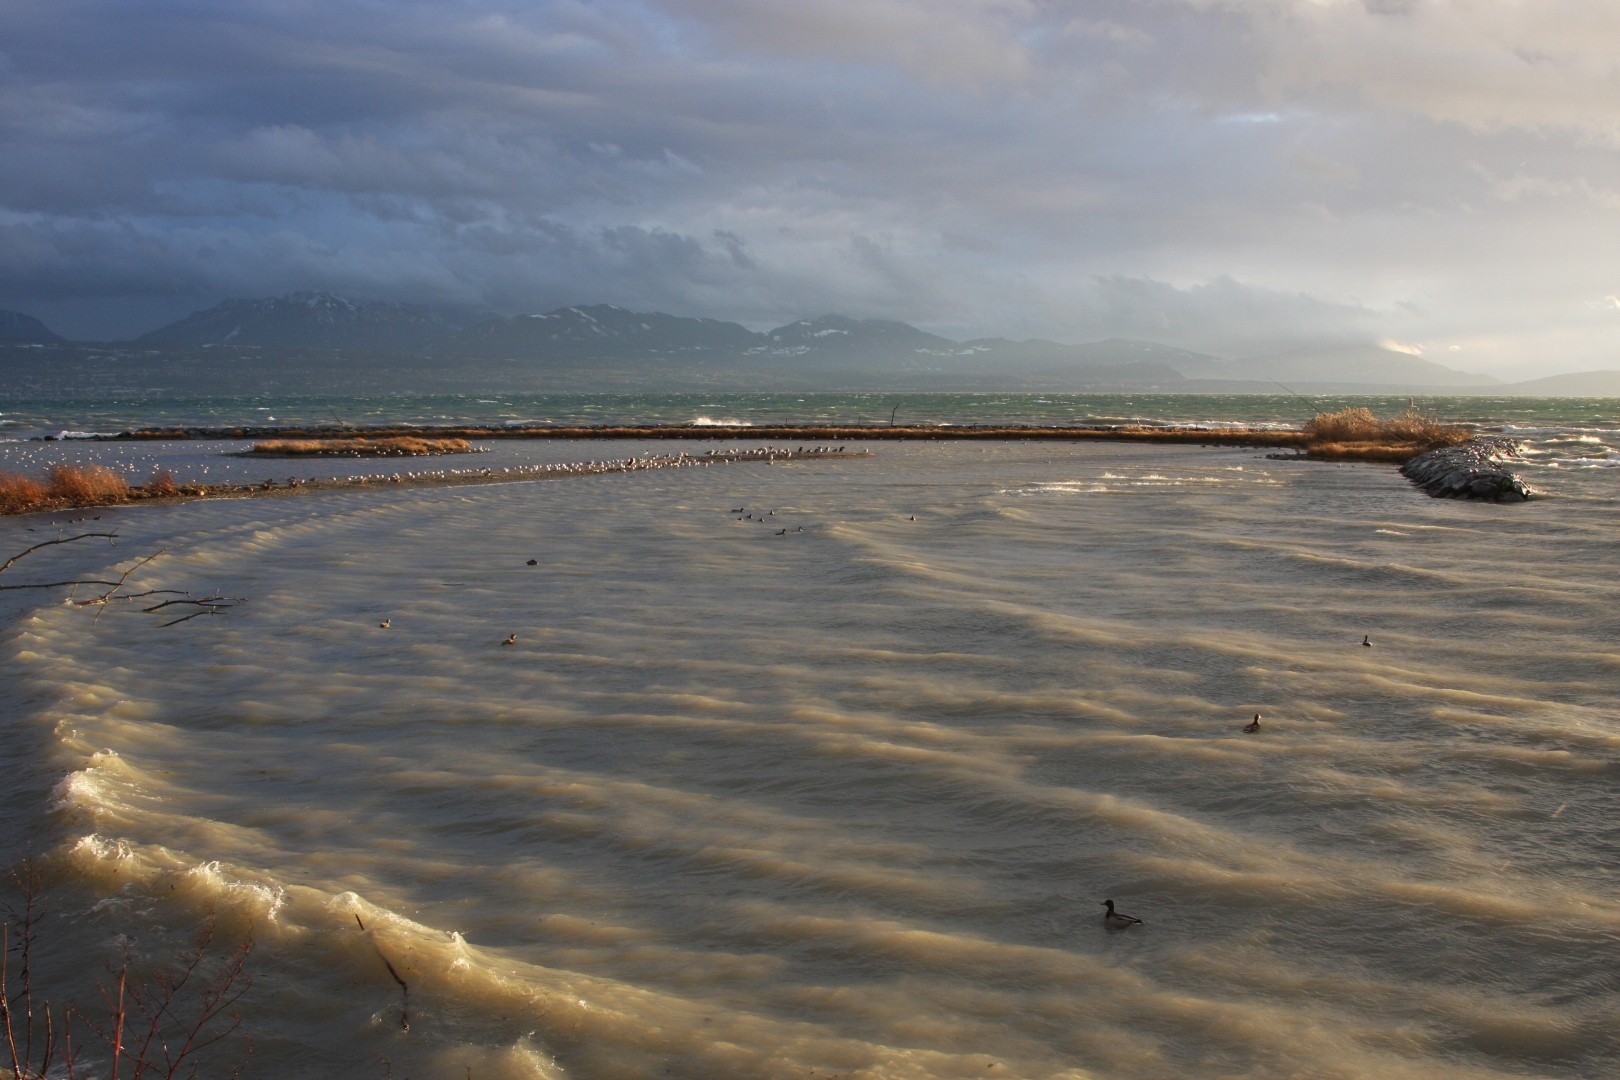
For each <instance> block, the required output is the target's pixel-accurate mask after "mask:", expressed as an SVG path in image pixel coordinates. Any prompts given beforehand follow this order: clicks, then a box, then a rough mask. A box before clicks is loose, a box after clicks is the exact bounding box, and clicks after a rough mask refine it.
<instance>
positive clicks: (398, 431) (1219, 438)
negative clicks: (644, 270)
mask: <svg viewBox="0 0 1620 1080" xmlns="http://www.w3.org/2000/svg"><path fill="white" fill-rule="evenodd" d="M411 436H430V437H433V438H446V439H447V438H460V439H575V440H580V439H688V440H726V441H734V440H737V439H749V440H753V439H771V440H800V439H802V440H808V441H815V442H850V441H856V440H904V439H911V440H915V439H924V440H926V439H990V440H999V441H1006V440H1010V439H1011V440H1016V439H1032V440H1033V439H1040V440H1058V441H1078V442H1083V441H1095V440H1108V441H1120V442H1157V443H1198V444H1202V445H1209V446H1243V447H1257V448H1280V449H1303V448H1304V446H1305V445H1306V436H1305V434H1304V433H1303V432H1300V431H1297V430H1292V429H1283V428H1278V429H1270V428H1192V427H1165V428H1156V427H1133V426H1124V425H1122V426H1118V427H1103V426H1088V427H1078V426H1075V427H1070V426H1055V425H1040V426H1037V425H1030V426H1024V425H1016V424H1013V425H1008V424H982V425H981V424H950V425H907V424H870V425H867V424H837V425H829V424H773V425H758V426H751V425H743V424H737V425H732V424H637V425H602V426H577V425H576V426H566V427H561V426H550V425H538V424H533V425H531V424H524V425H512V426H504V425H501V426H487V427H486V426H453V427H429V426H421V427H417V426H399V425H382V426H376V427H364V426H343V427H339V426H336V425H333V426H326V427H300V426H268V427H266V426H251V427H247V426H237V427H163V428H138V429H135V430H132V431H120V432H117V433H114V434H96V435H86V436H82V438H84V439H88V440H92V441H125V440H146V441H152V440H179V439H355V438H364V439H385V438H404V437H411ZM75 438H78V437H75Z"/></svg>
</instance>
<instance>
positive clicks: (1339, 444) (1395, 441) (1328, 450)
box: [1301, 406, 1474, 461]
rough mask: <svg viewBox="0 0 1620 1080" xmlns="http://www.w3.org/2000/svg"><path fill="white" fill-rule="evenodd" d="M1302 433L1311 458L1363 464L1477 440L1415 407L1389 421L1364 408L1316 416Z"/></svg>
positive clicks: (1467, 431) (1457, 426) (1466, 430)
mask: <svg viewBox="0 0 1620 1080" xmlns="http://www.w3.org/2000/svg"><path fill="white" fill-rule="evenodd" d="M1301 431H1302V432H1303V434H1304V435H1305V440H1306V447H1305V452H1306V453H1307V454H1309V455H1310V456H1311V457H1318V458H1354V459H1356V460H1360V461H1406V460H1407V459H1409V458H1413V457H1416V456H1417V455H1418V454H1421V453H1424V452H1426V451H1429V450H1437V449H1439V448H1440V447H1443V446H1456V445H1458V444H1460V443H1465V442H1467V441H1468V440H1469V439H1471V438H1473V437H1474V432H1473V430H1472V429H1471V428H1468V427H1466V426H1464V425H1462V424H1448V423H1446V422H1445V421H1443V420H1440V419H1438V418H1436V417H1433V416H1425V415H1423V414H1422V413H1420V412H1418V411H1417V409H1415V408H1412V407H1408V408H1407V410H1406V411H1405V412H1403V413H1401V414H1400V415H1399V416H1393V417H1389V418H1387V419H1384V418H1380V417H1378V416H1376V415H1374V414H1373V412H1372V410H1371V409H1367V408H1363V407H1361V406H1354V407H1352V408H1348V409H1341V410H1339V411H1338V412H1332V413H1317V414H1316V415H1315V416H1314V417H1312V418H1311V420H1310V421H1309V422H1308V423H1307V424H1305V426H1304V427H1303V428H1302V429H1301Z"/></svg>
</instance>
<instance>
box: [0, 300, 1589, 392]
mask: <svg viewBox="0 0 1620 1080" xmlns="http://www.w3.org/2000/svg"><path fill="white" fill-rule="evenodd" d="M7 342H10V343H20V342H28V343H31V344H33V345H34V346H38V347H43V346H51V347H52V348H51V349H49V350H48V351H49V352H50V353H51V355H52V356H53V357H54V361H55V362H56V363H57V366H59V367H60V366H61V365H62V364H63V363H66V364H67V366H69V367H74V366H86V365H88V366H89V367H90V368H92V369H93V371H94V373H95V374H96V375H97V377H98V378H100V379H102V380H103V381H105V380H106V379H108V378H112V379H117V378H119V377H122V376H127V377H128V378H131V379H139V380H144V381H145V382H147V383H152V382H153V381H154V380H155V381H156V382H157V383H159V384H162V383H168V384H171V385H182V386H190V387H195V389H196V390H197V392H205V391H206V390H207V389H208V388H210V387H214V386H215V385H216V384H221V383H222V382H228V383H231V384H232V387H233V389H232V391H231V392H241V391H240V386H239V385H238V384H243V383H250V384H252V385H254V386H256V387H263V388H265V389H269V388H272V387H274V388H279V389H282V390H285V389H287V388H289V387H300V386H303V387H308V388H309V389H310V390H311V391H312V392H314V391H317V390H322V389H326V388H329V387H332V386H336V387H338V388H341V389H352V390H354V391H356V392H360V391H363V390H364V391H376V390H389V389H397V390H421V391H424V392H432V391H441V392H442V391H450V390H463V391H468V392H482V391H483V390H492V391H498V390H502V389H506V390H558V391H579V392H587V391H592V390H597V391H601V390H682V389H691V390H697V389H702V390H710V391H723V390H728V389H734V390H805V391H814V390H921V391H927V390H955V391H974V390H983V391H997V390H1005V391H1018V390H1025V391H1034V390H1053V391H1070V392H1087V391H1091V392H1109V391H1148V392H1158V393H1276V392H1278V389H1279V387H1281V388H1282V389H1284V390H1288V391H1290V392H1295V393H1317V394H1331V393H1347V394H1381V393H1387V394H1408V393H1425V394H1526V393H1528V394H1563V395H1571V396H1620V372H1589V373H1584V374H1577V375H1561V376H1552V377H1550V378H1548V379H1541V380H1536V381H1535V382H1533V383H1520V384H1504V383H1502V382H1501V381H1499V380H1497V379H1494V378H1492V377H1490V376H1486V375H1473V374H1468V373H1466V372H1462V371H1457V370H1455V369H1453V368H1449V367H1446V366H1444V365H1442V364H1438V363H1435V362H1433V361H1431V360H1426V359H1424V358H1422V357H1419V356H1414V355H1411V354H1409V353H1406V352H1397V351H1394V350H1390V349H1385V348H1380V347H1377V346H1371V345H1344V344H1329V345H1324V346H1322V347H1318V348H1312V349H1299V350H1294V351H1291V352H1287V353H1281V354H1277V355H1271V356H1260V357H1246V358H1241V359H1235V360H1228V359H1222V358H1220V357H1216V356H1210V355H1206V354H1202V353H1197V352H1191V351H1188V350H1185V349H1178V348H1174V347H1171V346H1168V345H1161V344H1157V343H1154V342H1147V341H1129V340H1121V339H1109V340H1105V341H1096V342H1091V343H1088V344H1083V345H1066V344H1061V343H1059V342H1053V341H1041V340H1024V341H1011V340H1007V339H1004V338H981V339H975V340H970V341H953V340H951V339H948V338H944V337H940V336H938V335H935V334H930V333H928V332H926V331H923V330H919V329H918V328H916V327H914V326H910V325H907V324H906V323H901V322H894V321H889V320H883V319H851V318H846V317H844V316H839V315H823V316H820V317H818V318H813V319H803V320H800V321H798V322H794V323H789V324H788V325H786V326H780V327H777V328H776V329H774V330H769V331H765V332H758V331H753V330H749V329H748V328H747V327H744V326H742V325H740V324H738V323H733V322H724V321H721V320H717V319H705V318H688V317H684V316H677V315H666V314H662V313H644V312H633V311H628V310H626V309H624V308H620V307H615V306H613V305H608V304H599V305H594V306H579V307H565V308H558V309H556V310H555V311H551V312H547V313H545V314H538V315H515V316H502V315H498V314H495V313H493V312H490V311H487V310H483V309H478V308H474V307H454V306H442V305H440V306H433V305H421V304H405V303H391V302H385V301H373V300H356V299H350V298H346V297H340V296H335V295H333V294H330V293H319V292H297V293H291V294H288V295H286V296H280V297H273V298H267V299H259V300H226V301H224V302H222V303H220V304H217V305H215V306H214V307H212V308H208V309H206V310H203V311H198V312H194V313H193V314H191V315H188V316H186V317H185V318H183V319H180V320H178V321H176V322H173V323H170V324H168V325H166V326H163V327H159V328H158V329H156V330H153V331H151V332H150V333H147V334H144V335H142V336H141V337H139V338H138V339H136V340H135V341H133V342H123V343H109V344H90V343H70V342H65V341H64V339H63V338H61V337H60V336H58V335H56V334H54V333H52V332H51V331H50V329H49V328H47V327H46V326H45V325H44V324H43V323H41V322H40V321H39V320H38V319H34V318H32V317H30V316H27V315H24V314H22V313H19V312H6V311H0V375H5V374H19V373H20V371H16V370H14V369H20V368H24V367H30V366H32V367H33V368H38V367H39V362H40V361H43V360H44V357H43V356H41V355H39V353H40V348H38V347H36V348H33V349H29V348H23V347H20V346H14V347H12V348H4V347H3V345H4V343H7ZM75 357H77V358H78V359H77V361H75V360H74V359H73V358H75ZM30 360H32V361H33V363H32V365H30V363H29V361H30ZM40 374H41V372H40V371H35V375H40ZM30 385H34V386H35V387H36V389H37V388H38V379H34V380H31V381H30Z"/></svg>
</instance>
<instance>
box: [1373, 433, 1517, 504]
mask: <svg viewBox="0 0 1620 1080" xmlns="http://www.w3.org/2000/svg"><path fill="white" fill-rule="evenodd" d="M1518 452H1519V444H1518V443H1517V442H1515V441H1514V440H1512V439H1507V438H1500V437H1482V438H1477V439H1472V440H1470V441H1468V442H1466V443H1463V444H1462V445H1461V446H1448V447H1444V448H1442V449H1439V450H1430V451H1429V452H1428V453H1426V454H1419V455H1418V456H1417V457H1415V458H1413V459H1412V460H1411V461H1408V462H1407V463H1406V464H1404V465H1402V466H1401V475H1402V476H1404V477H1406V478H1407V479H1408V480H1410V481H1412V483H1414V484H1416V485H1417V486H1418V487H1420V488H1422V489H1423V490H1424V491H1426V492H1428V493H1429V494H1430V495H1432V496H1434V497H1435V498H1437V499H1489V500H1493V501H1495V502H1524V501H1526V500H1528V499H1530V498H1531V497H1532V496H1534V495H1535V494H1536V492H1535V489H1533V488H1532V487H1531V486H1530V485H1529V484H1527V483H1525V482H1524V480H1523V479H1521V478H1520V477H1519V476H1518V475H1516V474H1515V473H1513V472H1510V471H1509V470H1508V469H1507V468H1506V467H1505V466H1504V465H1503V461H1504V460H1505V459H1508V460H1511V459H1514V458H1517V457H1518Z"/></svg>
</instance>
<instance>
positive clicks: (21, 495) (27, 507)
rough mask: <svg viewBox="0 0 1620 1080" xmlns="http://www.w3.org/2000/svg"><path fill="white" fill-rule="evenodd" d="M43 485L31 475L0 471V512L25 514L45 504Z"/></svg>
mask: <svg viewBox="0 0 1620 1080" xmlns="http://www.w3.org/2000/svg"><path fill="white" fill-rule="evenodd" d="M45 500H46V493H45V485H44V484H42V483H40V482H39V481H38V480H35V479H34V478H33V477H31V476H18V475H16V474H15V473H0V514H27V513H30V512H32V511H34V510H38V509H40V508H41V507H43V506H44V505H45Z"/></svg>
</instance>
